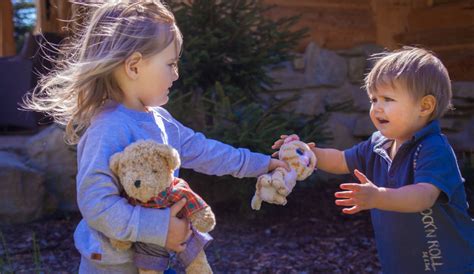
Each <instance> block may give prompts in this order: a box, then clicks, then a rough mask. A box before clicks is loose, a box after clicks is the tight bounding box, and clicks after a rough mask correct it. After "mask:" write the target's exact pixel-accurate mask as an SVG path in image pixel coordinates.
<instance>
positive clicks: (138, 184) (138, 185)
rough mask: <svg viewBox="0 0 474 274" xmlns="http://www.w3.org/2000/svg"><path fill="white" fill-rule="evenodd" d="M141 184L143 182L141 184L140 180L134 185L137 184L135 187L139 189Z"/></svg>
mask: <svg viewBox="0 0 474 274" xmlns="http://www.w3.org/2000/svg"><path fill="white" fill-rule="evenodd" d="M141 183H142V182H141V181H140V180H136V181H135V183H134V184H135V187H136V188H139V187H140V184H141Z"/></svg>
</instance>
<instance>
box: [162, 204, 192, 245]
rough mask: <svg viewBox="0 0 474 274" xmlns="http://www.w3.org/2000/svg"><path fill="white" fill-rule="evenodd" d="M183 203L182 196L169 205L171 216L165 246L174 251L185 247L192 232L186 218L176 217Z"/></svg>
mask: <svg viewBox="0 0 474 274" xmlns="http://www.w3.org/2000/svg"><path fill="white" fill-rule="evenodd" d="M185 205H186V198H183V199H181V200H179V202H177V203H175V204H174V205H172V206H171V207H170V211H171V216H170V223H169V226H168V235H167V236H166V244H165V247H166V248H168V249H171V250H173V251H175V252H182V251H184V249H186V242H187V241H188V239H189V238H190V237H191V234H192V233H193V231H192V230H191V224H190V223H189V221H188V219H185V218H183V219H180V218H178V217H176V214H178V212H180V211H181V209H182V208H183V207H184V206H185Z"/></svg>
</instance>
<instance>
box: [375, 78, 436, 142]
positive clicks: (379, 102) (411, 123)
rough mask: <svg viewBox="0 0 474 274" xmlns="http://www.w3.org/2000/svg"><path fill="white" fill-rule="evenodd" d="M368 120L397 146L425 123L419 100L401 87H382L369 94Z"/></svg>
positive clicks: (396, 85)
mask: <svg viewBox="0 0 474 274" xmlns="http://www.w3.org/2000/svg"><path fill="white" fill-rule="evenodd" d="M369 98H370V101H371V107H370V119H371V120H372V122H373V123H374V125H375V127H376V128H377V129H378V130H379V131H380V132H381V133H382V134H383V135H384V136H385V137H387V138H389V139H394V140H395V141H396V142H397V143H398V144H402V143H403V142H405V141H407V140H409V139H411V137H412V136H413V134H414V133H415V132H417V131H418V130H420V129H421V128H423V126H424V125H425V124H426V123H427V119H426V117H425V116H422V115H421V111H422V108H421V100H416V99H415V98H414V97H413V96H411V95H410V94H409V92H408V91H407V90H406V89H405V88H403V85H399V84H395V85H394V86H391V85H383V86H379V87H378V88H377V91H376V92H374V93H369Z"/></svg>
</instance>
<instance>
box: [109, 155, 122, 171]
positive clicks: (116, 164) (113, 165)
mask: <svg viewBox="0 0 474 274" xmlns="http://www.w3.org/2000/svg"><path fill="white" fill-rule="evenodd" d="M120 157H121V153H120V152H117V153H115V154H114V155H112V157H110V162H109V167H110V170H112V172H113V173H114V174H115V175H118V173H119V171H120Z"/></svg>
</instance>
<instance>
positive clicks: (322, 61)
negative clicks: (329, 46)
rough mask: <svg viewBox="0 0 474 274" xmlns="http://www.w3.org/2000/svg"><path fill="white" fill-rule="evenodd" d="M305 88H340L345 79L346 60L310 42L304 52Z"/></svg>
mask: <svg viewBox="0 0 474 274" xmlns="http://www.w3.org/2000/svg"><path fill="white" fill-rule="evenodd" d="M305 61H306V62H305V64H306V66H305V68H306V69H305V78H306V86H307V87H321V86H327V87H340V86H342V85H343V84H344V82H345V81H346V78H347V63H346V60H345V59H344V58H343V57H341V56H339V55H338V54H336V53H335V52H333V51H330V50H326V49H322V48H320V47H318V46H317V45H316V44H315V43H314V42H311V43H310V44H309V45H308V46H307V48H306V51H305Z"/></svg>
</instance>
